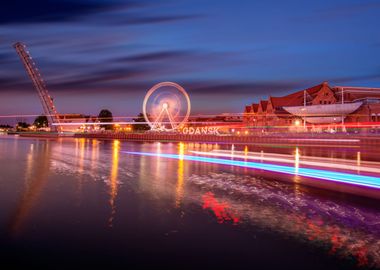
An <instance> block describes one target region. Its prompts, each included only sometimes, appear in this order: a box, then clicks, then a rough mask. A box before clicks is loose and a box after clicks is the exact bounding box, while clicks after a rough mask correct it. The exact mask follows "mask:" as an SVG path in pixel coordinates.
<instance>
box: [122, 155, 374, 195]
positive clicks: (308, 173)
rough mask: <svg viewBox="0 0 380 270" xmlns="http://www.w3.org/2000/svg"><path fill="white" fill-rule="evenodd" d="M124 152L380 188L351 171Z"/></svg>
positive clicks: (370, 180) (372, 179)
mask: <svg viewBox="0 0 380 270" xmlns="http://www.w3.org/2000/svg"><path fill="white" fill-rule="evenodd" d="M123 153H126V154H130V155H139V156H150V157H163V158H171V159H178V160H179V159H183V160H188V161H199V162H206V163H213V164H221V165H231V166H237V167H244V168H252V169H261V170H265V171H270V172H276V173H284V174H289V175H298V176H304V177H311V178H317V179H322V180H327V181H332V182H337V183H344V184H351V185H356V186H361V187H370V188H376V189H380V178H379V177H373V176H365V175H356V174H349V173H341V172H333V171H325V170H319V169H309V168H297V170H296V169H295V167H293V166H284V165H274V164H265V163H257V162H248V161H239V160H229V159H221V158H209V157H198V156H190V155H181V156H180V155H176V154H162V153H149V152H130V151H123Z"/></svg>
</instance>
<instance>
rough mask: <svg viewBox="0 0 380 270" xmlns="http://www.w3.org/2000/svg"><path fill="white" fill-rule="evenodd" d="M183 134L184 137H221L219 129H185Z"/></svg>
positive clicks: (182, 131)
mask: <svg viewBox="0 0 380 270" xmlns="http://www.w3.org/2000/svg"><path fill="white" fill-rule="evenodd" d="M181 133H182V134H184V135H219V127H184V128H182V130H181Z"/></svg>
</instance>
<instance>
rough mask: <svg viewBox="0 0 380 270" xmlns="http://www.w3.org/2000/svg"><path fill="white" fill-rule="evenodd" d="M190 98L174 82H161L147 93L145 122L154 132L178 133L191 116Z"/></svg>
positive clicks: (144, 105) (144, 108)
mask: <svg viewBox="0 0 380 270" xmlns="http://www.w3.org/2000/svg"><path fill="white" fill-rule="evenodd" d="M190 109H191V105H190V98H189V95H188V94H187V92H186V91H185V89H184V88H183V87H182V86H180V85H179V84H177V83H174V82H161V83H158V84H156V85H154V86H153V87H152V88H151V89H149V91H148V92H147V93H146V95H145V98H144V103H143V114H144V118H145V121H146V122H147V123H148V124H149V126H150V128H151V130H154V131H176V130H178V129H179V128H181V127H182V126H183V125H184V124H185V123H186V122H187V120H188V119H189V116H190Z"/></svg>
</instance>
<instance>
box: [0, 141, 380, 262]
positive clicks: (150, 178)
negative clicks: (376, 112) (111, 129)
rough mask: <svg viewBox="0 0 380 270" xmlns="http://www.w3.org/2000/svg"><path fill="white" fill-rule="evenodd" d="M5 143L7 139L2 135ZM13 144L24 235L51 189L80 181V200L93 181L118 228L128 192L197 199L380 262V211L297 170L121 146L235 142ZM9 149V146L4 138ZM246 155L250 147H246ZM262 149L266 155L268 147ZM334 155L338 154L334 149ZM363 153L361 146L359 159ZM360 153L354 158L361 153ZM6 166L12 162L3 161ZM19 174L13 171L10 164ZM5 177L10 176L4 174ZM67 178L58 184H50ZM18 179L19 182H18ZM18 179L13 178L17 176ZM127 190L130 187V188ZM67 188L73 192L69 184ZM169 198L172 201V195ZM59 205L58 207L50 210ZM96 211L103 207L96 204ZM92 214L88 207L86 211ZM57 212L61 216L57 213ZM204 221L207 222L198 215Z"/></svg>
mask: <svg viewBox="0 0 380 270" xmlns="http://www.w3.org/2000/svg"><path fill="white" fill-rule="evenodd" d="M1 143H2V144H3V143H4V141H1ZM7 143H9V146H8V148H12V149H16V151H17V153H20V154H19V156H17V155H16V156H15V158H19V160H20V166H21V167H22V166H23V169H22V172H23V174H22V176H21V177H22V183H23V185H22V187H20V190H21V192H20V194H19V195H17V194H18V193H16V192H15V196H16V197H17V196H18V197H17V198H18V201H17V203H16V204H15V205H14V206H13V207H14V208H13V209H14V211H13V215H11V217H10V222H9V223H10V226H9V229H10V233H11V234H13V235H19V234H22V233H23V229H24V228H25V231H26V228H27V227H28V222H30V223H31V222H32V221H33V222H35V220H34V219H35V218H36V216H35V215H36V214H34V212H35V210H36V209H38V208H39V203H42V201H43V202H44V205H46V204H49V201H50V200H51V198H50V197H48V196H47V194H45V195H44V192H47V191H46V190H49V193H50V194H49V195H50V196H52V197H54V196H59V193H60V192H62V190H63V189H67V190H70V188H69V186H71V185H74V186H75V189H74V190H75V191H76V195H75V196H72V197H76V198H77V199H78V207H79V206H80V205H81V203H82V202H85V201H88V200H89V199H88V197H86V196H89V195H85V194H88V192H89V191H88V190H87V189H88V188H89V187H91V186H92V185H93V184H94V183H95V184H97V185H100V186H101V187H102V188H101V189H99V190H97V189H94V190H91V192H99V193H102V192H105V194H106V195H107V199H106V201H105V204H106V205H107V211H108V212H107V214H106V216H104V218H103V219H104V222H105V223H106V224H107V226H108V227H109V228H110V229H113V228H114V227H115V226H116V225H115V224H117V222H118V221H119V220H118V219H122V218H123V217H122V216H121V215H120V214H119V213H120V212H121V213H123V211H124V212H125V209H126V208H127V207H141V204H140V206H137V205H136V206H135V205H121V204H118V202H119V199H120V200H121V199H123V198H121V196H127V195H128V194H134V195H136V194H137V195H141V197H142V198H143V200H147V201H154V202H155V205H157V207H158V208H160V209H162V210H161V211H169V210H170V207H172V208H175V209H180V210H181V211H182V212H187V214H188V215H191V214H192V210H191V207H189V205H197V206H198V208H199V209H203V211H205V212H206V213H209V214H210V216H212V217H215V220H216V221H217V222H218V223H227V224H233V225H235V226H240V227H242V228H244V229H246V230H247V231H250V230H251V226H253V227H254V228H260V229H261V230H264V231H275V232H276V233H280V234H282V235H284V236H286V237H291V238H294V239H297V240H298V241H301V242H307V245H312V246H317V247H320V248H321V249H322V250H325V251H326V256H327V255H332V256H337V257H345V258H355V260H356V262H357V265H360V266H363V265H364V266H371V267H380V249H379V246H380V240H379V239H380V214H379V213H380V212H379V211H378V210H375V209H372V208H366V207H364V206H358V205H355V204H353V203H350V202H347V201H345V200H341V201H339V200H336V198H333V199H330V198H328V197H327V198H325V197H320V196H318V195H317V194H313V193H310V192H308V189H307V188H304V187H302V186H301V185H299V179H298V178H297V177H298V176H297V175H296V176H295V177H294V185H289V184H285V183H281V182H277V181H273V180H265V179H262V178H260V177H256V176H254V175H252V174H251V173H250V171H249V170H248V169H247V168H244V169H241V168H235V167H233V166H220V165H217V164H205V163H194V162H188V161H185V160H184V159H183V158H179V160H167V159H164V158H160V157H155V158H152V157H145V156H141V157H131V156H127V155H123V154H121V152H120V151H121V150H129V151H142V152H157V153H177V154H178V155H179V156H180V157H181V156H184V155H185V154H186V153H188V151H191V150H201V151H211V150H214V149H221V148H225V149H229V150H231V153H232V154H233V153H234V151H235V149H236V146H232V147H231V146H220V145H217V144H199V143H187V144H185V143H178V144H176V143H169V144H164V143H141V144H137V143H126V142H121V141H118V140H115V141H98V140H87V139H75V140H71V139H60V140H57V141H54V140H52V141H49V140H41V141H39V140H21V139H19V140H18V139H16V140H8V141H7ZM0 147H1V148H0V151H2V152H3V153H4V152H6V151H9V149H8V148H7V146H6V145H0ZM242 150H243V151H244V153H245V154H247V153H248V151H249V148H248V147H247V146H243V147H242ZM259 151H261V153H262V154H264V151H263V150H259ZM292 151H293V155H294V170H295V172H297V170H298V168H299V160H300V157H301V154H302V150H301V149H299V148H298V147H296V148H294V149H292ZM332 155H335V154H334V153H332ZM361 158H362V157H361V154H360V152H357V154H356V159H357V165H358V166H360V162H361ZM354 160H355V157H354ZM3 169H6V168H3ZM8 173H9V174H11V175H12V173H13V171H9V172H8ZM1 181H3V180H1ZM57 181H60V182H62V183H60V184H59V185H58V187H56V189H55V190H54V189H53V190H52V189H51V188H50V189H49V187H51V185H53V184H56V183H55V182H57ZM16 182H17V181H16ZM10 184H11V183H10ZM127 191H128V192H127ZM66 194H67V191H66ZM167 201H169V202H170V204H167V203H166V202H167ZM50 210H54V209H50ZM89 211H90V212H91V213H94V212H96V209H90V210H89ZM83 214H86V213H83ZM56 215H59V213H57V214H56ZM194 222H202V221H194Z"/></svg>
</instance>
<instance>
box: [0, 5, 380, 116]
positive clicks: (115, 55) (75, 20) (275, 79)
mask: <svg viewBox="0 0 380 270" xmlns="http://www.w3.org/2000/svg"><path fill="white" fill-rule="evenodd" d="M379 14H380V1H376V0H372V1H367V0H328V1H301V0H289V1H274V0H266V1H254V0H239V1H232V0H229V1H227V0H218V1H207V0H163V1H158V0H156V1H147V0H138V1H137V0H136V1H128V0H125V1H110V0H107V1H91V0H87V1H84V0H82V1H80V0H71V1H52V0H43V1H25V2H23V1H7V3H2V8H1V10H0V114H1V115H10V114H40V113H42V106H41V104H40V102H39V100H38V95H37V92H36V91H35V89H34V88H33V85H32V83H31V81H30V80H29V78H28V77H27V75H26V73H25V70H24V68H23V66H22V64H21V62H20V60H19V58H18V56H17V54H16V52H15V50H14V49H13V47H12V44H13V43H15V42H17V41H21V42H23V43H25V44H26V45H27V46H28V48H29V50H30V53H31V55H32V56H33V58H34V60H35V61H36V63H37V65H38V67H39V69H40V71H41V73H42V75H43V77H44V79H45V81H46V83H47V86H48V89H49V91H50V94H51V95H52V96H53V97H54V100H55V103H56V107H57V109H58V111H59V112H60V113H84V114H94V115H95V114H98V112H99V111H100V110H101V109H102V108H108V109H110V110H111V111H112V112H113V114H114V115H120V116H121V115H136V114H138V113H139V112H140V111H141V106H142V102H143V98H144V95H145V93H146V92H147V91H148V89H149V88H150V87H151V86H153V85H154V84H155V83H158V82H161V81H174V82H177V83H179V84H181V85H183V86H184V87H185V89H186V90H187V91H188V93H189V95H190V98H191V101H192V106H193V111H192V112H193V113H194V114H196V113H223V112H242V111H243V107H244V105H245V104H248V103H251V102H254V101H258V100H259V99H261V98H265V97H267V96H269V95H272V96H276V95H283V94H287V93H290V92H291V91H294V90H300V89H303V88H304V87H310V86H313V85H316V84H319V83H321V82H322V81H329V83H330V84H331V85H355V86H372V87H380V61H379V59H380V34H379V26H380V16H379ZM1 121H3V122H4V121H5V120H4V119H0V122H1Z"/></svg>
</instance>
